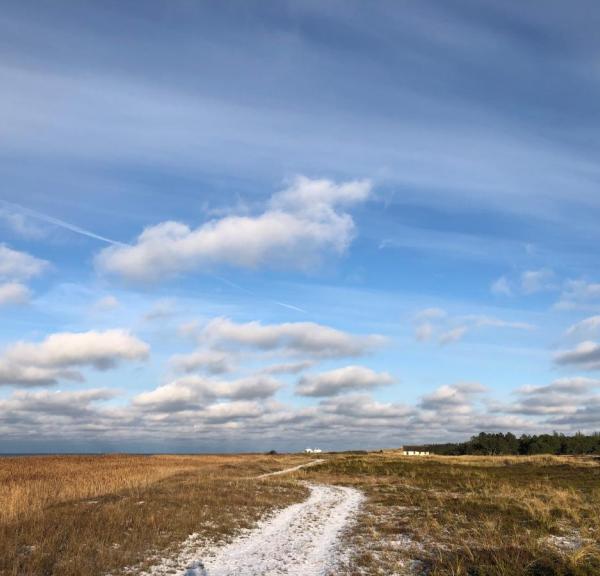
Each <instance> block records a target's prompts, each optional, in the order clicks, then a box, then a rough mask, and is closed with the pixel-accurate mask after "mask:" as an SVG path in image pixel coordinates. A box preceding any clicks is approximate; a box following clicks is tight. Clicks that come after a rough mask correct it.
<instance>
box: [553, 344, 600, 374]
mask: <svg viewBox="0 0 600 576" xmlns="http://www.w3.org/2000/svg"><path fill="white" fill-rule="evenodd" d="M554 361H555V362H556V363H557V364H562V365H571V366H579V367H580V368H584V369H588V370H600V344H598V343H597V342H592V341H591V340H586V341H585V342H581V343H580V344H578V345H577V346H576V347H575V348H574V349H572V350H565V351H562V352H559V353H558V354H557V355H556V356H555V357H554Z"/></svg>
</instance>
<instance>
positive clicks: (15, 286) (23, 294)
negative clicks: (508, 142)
mask: <svg viewBox="0 0 600 576" xmlns="http://www.w3.org/2000/svg"><path fill="white" fill-rule="evenodd" d="M30 298H31V291H30V290H29V288H28V287H27V286H25V284H21V282H5V283H4V284H0V306H10V305H18V304H27V302H29V299H30Z"/></svg>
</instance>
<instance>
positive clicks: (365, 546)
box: [306, 453, 600, 576]
mask: <svg viewBox="0 0 600 576" xmlns="http://www.w3.org/2000/svg"><path fill="white" fill-rule="evenodd" d="M306 474H307V475H309V476H311V477H313V478H314V479H315V480H320V481H323V482H333V483H341V484H344V485H351V486H355V487H357V488H360V489H361V490H363V491H364V492H365V493H366V494H367V495H368V501H367V505H366V506H365V508H364V509H363V513H362V514H361V516H360V518H359V521H358V524H357V526H356V527H355V529H354V530H353V532H352V533H351V534H349V535H348V536H347V544H348V545H351V546H352V547H353V548H354V557H353V562H352V563H351V564H350V565H349V566H347V567H346V568H345V569H344V570H341V571H340V574H344V575H346V574H349V575H359V574H369V575H370V574H381V575H388V576H389V575H392V574H428V575H431V576H442V575H443V576H583V575H585V576H592V575H598V574H600V547H599V543H600V461H599V460H594V459H585V458H577V459H576V458H567V457H562V458H561V457H544V456H539V457H520V458H519V457H423V458H419V457H402V456H398V455H395V454H394V453H384V454H370V455H366V456H346V457H343V456H342V457H338V458H335V459H332V460H330V461H329V462H327V463H326V464H323V465H320V466H318V467H316V468H314V469H311V470H310V471H307V473H306Z"/></svg>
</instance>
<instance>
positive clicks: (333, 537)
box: [149, 484, 364, 576]
mask: <svg viewBox="0 0 600 576" xmlns="http://www.w3.org/2000/svg"><path fill="white" fill-rule="evenodd" d="M308 487H309V489H310V496H309V498H308V499H307V500H305V501H304V502H300V503H299V504H293V505H291V506H288V507H287V508H284V509H283V510H281V511H279V512H278V513H276V514H274V515H272V516H270V517H269V518H267V519H265V520H262V521H261V522H259V523H258V525H257V526H256V527H255V528H254V529H253V530H249V531H247V532H245V533H243V534H242V535H241V536H239V537H237V538H236V539H235V540H233V541H232V542H231V543H230V544H226V545H221V546H215V547H211V548H205V549H201V550H195V551H194V550H189V551H188V552H185V553H184V554H183V555H182V556H180V557H179V558H178V559H176V560H170V561H165V562H164V563H163V564H161V565H158V566H155V567H154V568H153V569H152V570H150V572H149V574H152V575H154V576H159V575H161V576H162V575H166V574H173V575H179V576H234V575H236V576H280V575H288V576H325V575H326V574H328V573H329V571H330V570H331V569H332V568H334V567H335V565H336V563H337V561H338V560H339V558H340V557H341V556H342V554H343V552H342V551H341V550H339V548H338V545H339V538H340V535H341V533H342V531H343V530H344V528H346V527H347V526H348V524H349V523H350V522H351V521H352V519H353V517H354V515H355V514H356V512H357V511H358V509H359V507H360V504H361V502H362V501H363V498H364V497H363V495H362V493H361V492H359V491H358V490H355V489H354V488H348V487H344V486H326V485H322V484H308Z"/></svg>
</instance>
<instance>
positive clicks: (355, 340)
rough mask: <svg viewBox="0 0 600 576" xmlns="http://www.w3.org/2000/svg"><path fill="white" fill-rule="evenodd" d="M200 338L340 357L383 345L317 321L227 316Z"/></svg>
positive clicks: (376, 339) (380, 339)
mask: <svg viewBox="0 0 600 576" xmlns="http://www.w3.org/2000/svg"><path fill="white" fill-rule="evenodd" d="M200 338H201V339H202V340H203V341H205V342H208V343H210V344H212V345H228V344H229V345H231V344H233V345H235V346H247V347H251V348H255V349H260V350H277V349H279V350H283V351H285V352H288V353H292V354H304V355H310V356H316V357H328V358H341V357H347V356H360V355H363V354H365V353H367V352H369V351H371V350H372V349H374V348H376V347H378V346H381V345H382V344H383V343H384V342H385V340H384V338H383V337H382V336H378V335H369V336H360V335H354V334H349V333H347V332H343V331H341V330H336V329H335V328H331V327H329V326H324V325H322V324H316V323H314V322H286V323H283V324H267V325H265V324H261V323H260V322H256V321H255V322H247V323H242V324H238V323H235V322H232V321H231V320H229V319H228V318H215V319H214V320H211V321H210V322H209V323H208V324H207V325H206V327H205V328H204V330H203V332H202V334H201V336H200Z"/></svg>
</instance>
